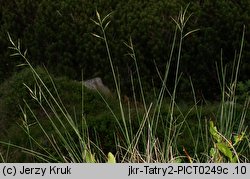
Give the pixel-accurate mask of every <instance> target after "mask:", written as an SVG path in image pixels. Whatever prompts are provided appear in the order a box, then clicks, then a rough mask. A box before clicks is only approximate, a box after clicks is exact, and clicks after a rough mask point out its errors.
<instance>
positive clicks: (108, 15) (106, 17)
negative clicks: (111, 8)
mask: <svg viewBox="0 0 250 179" xmlns="http://www.w3.org/2000/svg"><path fill="white" fill-rule="evenodd" d="M111 14H113V12H111V13H109V14H107V15H106V16H105V17H104V18H103V19H102V21H101V22H102V24H103V23H104V22H105V21H106V20H107V19H108V18H109V17H110V16H111Z"/></svg>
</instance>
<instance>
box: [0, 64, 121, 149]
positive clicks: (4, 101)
mask: <svg viewBox="0 0 250 179" xmlns="http://www.w3.org/2000/svg"><path fill="white" fill-rule="evenodd" d="M36 71H37V73H38V74H39V75H40V77H41V78H42V79H43V81H44V82H45V84H46V86H47V87H48V89H49V90H50V91H51V92H52V94H54V96H56V93H55V90H54V87H53V84H52V82H51V79H50V78H49V76H48V74H47V73H46V72H45V71H44V70H43V69H42V68H37V69H36ZM52 79H53V80H54V83H55V86H56V89H57V91H58V93H59V95H60V98H61V100H62V102H63V104H64V106H65V108H66V109H67V111H68V113H69V114H70V115H71V116H72V117H73V118H75V119H74V120H76V121H77V123H78V124H79V127H80V128H81V127H84V126H82V125H83V123H82V121H81V120H82V117H84V118H86V120H87V124H88V127H89V133H90V135H91V136H90V137H91V140H93V141H95V140H96V137H97V136H96V133H95V132H97V133H98V135H100V136H106V137H105V138H102V140H101V145H102V146H104V147H107V146H109V147H110V146H111V144H110V142H111V141H112V144H113V146H114V143H113V142H114V139H113V138H114V132H115V125H114V122H115V120H114V117H113V115H112V114H111V112H110V111H109V109H108V108H107V106H106V104H105V103H104V101H103V99H102V98H101V96H100V95H99V94H97V93H96V92H94V91H89V90H87V89H85V88H83V86H82V84H81V83H80V82H78V81H71V80H69V79H68V78H65V77H60V78H54V77H53V76H52ZM24 84H26V85H27V86H29V87H30V88H31V89H32V90H33V89H35V87H36V89H37V92H39V88H38V87H37V85H35V80H34V78H33V76H32V72H31V71H30V69H27V68H26V69H24V70H22V71H21V72H19V73H16V74H14V75H13V76H12V77H11V78H10V79H9V80H8V81H6V82H4V83H2V84H1V86H0V131H1V133H0V138H1V141H11V142H12V143H13V144H17V145H21V146H25V145H26V144H27V145H28V140H27V139H28V138H27V137H25V136H26V135H25V134H24V132H22V129H21V128H20V126H19V125H23V124H22V120H23V114H22V111H21V108H22V109H23V110H24V111H26V115H27V118H28V121H29V123H30V124H32V121H35V120H34V117H33V115H31V112H30V111H29V109H28V106H27V105H25V102H26V103H27V104H28V105H29V107H30V108H31V109H32V112H33V113H34V114H35V115H36V117H37V118H38V119H39V121H40V122H41V123H42V124H43V125H44V126H45V128H46V130H47V131H46V132H48V134H52V135H53V130H52V129H53V128H52V126H51V124H50V122H49V121H48V118H47V116H46V114H45V112H44V110H43V109H42V107H41V106H40V105H39V104H38V103H37V101H36V100H34V99H33V98H32V97H31V95H30V93H29V90H28V89H27V88H26V87H25V86H24ZM42 90H43V91H44V92H45V90H44V89H42ZM47 98H48V100H49V101H52V99H51V98H50V97H49V96H48V95H47ZM57 100H58V101H59V99H57ZM106 100H107V101H108V103H109V104H110V105H111V107H112V108H113V109H114V110H115V109H116V105H115V99H108V98H107V99H106ZM24 101H25V102H24ZM42 101H43V102H42V103H43V105H44V107H45V108H46V110H47V112H48V113H49V115H51V117H52V118H53V116H54V115H53V114H54V113H53V112H52V111H51V108H50V107H49V106H48V105H46V102H45V99H44V100H42ZM82 105H83V106H82ZM55 109H57V108H56V106H55ZM58 114H59V115H62V114H61V113H60V112H59V113H58ZM60 117H61V118H62V120H63V119H64V117H63V115H62V116H60ZM54 118H55V121H54V122H56V121H57V120H56V117H54ZM18 124H19V125H18ZM66 124H67V123H65V125H66ZM104 124H105V125H104ZM110 124H111V125H110ZM69 129H71V128H70V127H69ZM30 130H31V131H32V135H33V136H34V137H37V139H38V141H40V142H41V143H45V146H46V145H47V144H46V138H45V136H44V135H42V134H43V133H42V131H41V129H40V128H39V126H38V125H37V124H36V123H35V125H31V126H30Z"/></svg>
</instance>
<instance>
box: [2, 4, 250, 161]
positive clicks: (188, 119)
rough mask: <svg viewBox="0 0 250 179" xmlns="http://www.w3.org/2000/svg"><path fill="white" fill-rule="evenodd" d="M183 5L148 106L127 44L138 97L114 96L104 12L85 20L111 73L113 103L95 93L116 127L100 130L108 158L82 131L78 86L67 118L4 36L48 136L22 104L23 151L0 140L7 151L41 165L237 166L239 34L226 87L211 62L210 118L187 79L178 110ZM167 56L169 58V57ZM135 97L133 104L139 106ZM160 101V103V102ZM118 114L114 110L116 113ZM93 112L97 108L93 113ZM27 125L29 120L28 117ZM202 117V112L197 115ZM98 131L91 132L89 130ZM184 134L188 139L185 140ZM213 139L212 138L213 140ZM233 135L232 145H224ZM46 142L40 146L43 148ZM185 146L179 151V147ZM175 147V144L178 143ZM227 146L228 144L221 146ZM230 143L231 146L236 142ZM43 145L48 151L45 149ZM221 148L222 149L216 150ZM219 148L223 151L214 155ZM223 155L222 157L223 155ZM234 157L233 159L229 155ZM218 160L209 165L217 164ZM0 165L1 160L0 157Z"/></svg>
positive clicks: (242, 148)
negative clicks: (216, 93)
mask: <svg viewBox="0 0 250 179" xmlns="http://www.w3.org/2000/svg"><path fill="white" fill-rule="evenodd" d="M187 9H188V7H187V8H185V9H181V11H180V13H179V16H178V17H177V18H176V19H173V21H174V22H175V25H176V29H175V32H174V36H173V42H172V50H171V53H170V54H169V59H168V61H167V62H166V70H165V74H164V76H161V75H160V72H159V73H158V75H159V78H160V79H161V80H162V87H161V88H160V90H159V91H155V93H154V95H153V96H154V100H152V101H149V100H148V98H146V95H145V94H146V93H145V91H144V88H143V85H142V82H141V75H142V74H140V71H139V67H138V64H137V58H136V53H135V49H134V46H133V42H132V39H129V41H128V42H127V43H124V44H125V46H126V47H127V48H128V54H129V55H130V56H131V58H132V60H133V61H134V64H135V67H136V75H135V76H131V88H132V89H134V83H135V80H137V81H138V83H139V95H140V96H137V95H136V93H135V91H134V94H133V97H132V98H131V99H130V100H129V101H126V103H125V102H124V101H123V99H122V92H121V88H120V83H119V81H120V80H121V79H119V75H118V73H117V71H116V70H115V69H116V67H115V66H114V63H113V59H112V51H111V49H110V47H109V41H108V39H107V36H106V28H108V25H109V23H110V20H109V18H110V16H111V15H112V14H111V13H110V14H108V15H106V16H105V17H103V18H102V17H101V15H100V14H99V13H98V12H96V17H97V20H92V21H93V22H94V23H95V24H96V25H97V27H98V28H100V29H101V34H95V33H93V34H92V35H94V36H95V37H97V38H98V39H100V40H102V41H103V42H104V43H105V46H106V50H107V57H108V60H109V63H110V68H111V71H112V74H113V80H114V84H115V90H116V91H115V95H116V99H114V100H116V101H115V102H114V104H115V105H116V108H115V109H114V104H113V102H111V101H109V100H107V98H106V97H105V96H103V95H102V94H101V93H99V97H100V99H101V100H102V102H103V104H105V107H106V109H107V110H108V111H109V114H110V115H108V116H107V117H110V116H112V118H111V119H109V120H110V121H113V122H115V124H116V129H115V130H113V127H114V126H113V125H112V124H111V123H107V124H103V125H106V126H105V128H106V130H108V131H110V133H112V135H113V136H114V138H110V140H111V144H113V145H115V146H113V148H114V149H115V151H112V152H113V154H114V156H113V154H112V153H109V154H108V155H107V153H105V152H104V150H103V149H102V147H101V146H102V138H104V137H105V136H100V135H99V134H98V133H97V134H96V135H94V136H95V137H96V139H95V140H93V137H90V130H91V129H89V126H88V119H87V118H88V116H87V115H85V111H86V109H85V106H84V104H85V101H84V87H82V94H81V95H82V101H81V104H82V106H81V110H82V111H81V114H82V115H81V116H76V115H74V113H73V115H72V114H71V113H70V112H69V111H68V109H67V107H66V106H65V103H64V102H63V100H62V98H61V96H60V93H59V92H58V88H57V87H56V84H55V82H54V80H53V79H52V77H51V76H50V75H49V73H47V77H48V78H49V80H50V85H52V88H49V87H48V84H46V83H45V81H44V79H43V78H42V77H41V75H40V74H39V73H38V72H37V70H36V69H35V68H34V67H33V66H32V65H31V63H30V62H29V60H28V59H27V56H26V53H27V51H25V52H22V51H21V47H20V42H19V41H18V43H17V44H16V43H14V41H13V40H12V38H11V37H10V35H9V40H10V42H11V45H12V47H10V48H11V49H12V50H14V54H13V56H16V55H18V56H21V57H22V58H23V59H24V63H25V65H27V66H28V67H29V69H30V70H31V72H32V75H33V78H34V80H35V87H33V86H29V85H27V84H24V86H25V87H26V88H27V90H28V91H29V93H30V96H31V97H32V99H33V100H34V101H35V102H36V103H37V105H38V106H39V107H40V109H41V110H42V112H43V113H44V115H45V118H46V120H47V121H46V123H47V124H49V126H50V127H51V128H52V129H53V133H49V132H48V130H47V126H46V125H45V123H43V122H42V121H41V120H40V119H39V118H38V116H37V115H36V114H35V113H34V111H33V109H32V107H31V106H30V105H29V104H28V103H27V102H25V106H26V107H25V109H24V108H21V109H22V113H23V125H22V128H23V130H24V131H25V133H26V134H27V136H28V139H29V148H27V147H22V146H19V145H15V144H12V143H8V142H1V143H2V144H5V145H7V146H12V147H16V148H19V149H21V150H23V151H25V152H26V153H28V154H29V155H31V156H32V157H33V158H32V159H33V160H34V161H43V162H106V161H109V162H113V163H114V162H245V161H246V160H245V156H244V155H246V154H249V148H250V147H249V142H248V141H249V139H248V136H247V135H243V134H246V131H247V127H246V126H245V119H246V114H247V110H248V109H249V101H250V99H249V97H248V98H247V99H246V102H245V104H244V107H243V108H242V111H240V117H239V114H238V111H237V105H238V104H237V98H236V96H237V95H236V84H237V79H238V73H239V68H240V60H241V56H242V49H243V45H244V31H243V36H242V43H241V47H240V53H239V55H238V56H237V58H236V59H235V68H233V72H232V77H231V82H230V84H226V78H227V76H226V68H224V65H223V63H222V61H221V65H220V66H218V65H217V69H218V74H219V76H218V78H219V80H220V87H221V94H222V95H221V96H222V99H221V104H220V107H219V110H218V113H217V114H213V115H210V112H208V115H207V116H204V115H206V112H204V111H206V109H204V108H205V107H206V106H203V105H201V102H200V101H198V100H197V99H196V94H195V90H194V86H193V83H192V80H191V78H190V85H191V88H192V93H193V104H192V105H191V106H188V107H187V109H186V110H183V107H181V105H179V104H178V102H177V100H176V99H177V94H178V91H177V90H178V84H179V81H180V78H181V72H180V71H179V66H180V63H181V57H182V43H183V40H185V38H188V35H190V34H191V33H194V32H195V31H197V30H196V29H195V30H192V31H189V32H186V31H185V26H186V25H187V23H188V20H189V19H190V18H191V14H190V15H188V12H187ZM174 59H175V60H174ZM172 66H175V67H176V69H175V76H174V81H175V83H174V84H175V85H174V87H173V88H172V89H173V90H172V91H170V89H169V87H168V83H167V82H168V80H169V69H170V68H172ZM138 99H141V102H140V104H139V103H138ZM166 99H168V100H166ZM117 109H118V110H117ZM95 110H98V108H97V109H95ZM27 113H29V114H31V118H32V119H33V121H32V122H31V121H30V117H28V116H30V115H27ZM204 113H205V114H204ZM211 121H214V123H213V124H214V125H215V126H214V125H212V127H211V126H210V128H209V125H208V124H209V123H210V122H211ZM33 123H35V124H36V125H37V126H39V129H40V131H41V133H42V135H43V136H44V138H45V139H43V140H44V141H43V143H41V142H40V141H39V140H38V139H37V138H34V137H33V131H32V125H33ZM96 131H98V130H96ZM237 135H243V136H244V137H242V138H238V140H237V138H235V136H237ZM186 136H188V137H187V138H188V141H183V139H184V140H185V137H186ZM218 136H219V137H218ZM232 138H234V139H235V140H237V142H236V141H235V146H233V145H232V144H231V142H230V141H231V140H232ZM45 143H46V145H44V144H45ZM187 143H188V144H189V146H186V144H187ZM180 144H183V146H180ZM228 144H230V145H229V146H228ZM236 144H237V145H236ZM48 146H49V147H48ZM223 147H224V148H223ZM222 149H225V150H222ZM223 151H227V152H223ZM233 157H234V158H233ZM218 158H219V159H220V160H217V159H218ZM2 160H3V161H5V159H4V156H2Z"/></svg>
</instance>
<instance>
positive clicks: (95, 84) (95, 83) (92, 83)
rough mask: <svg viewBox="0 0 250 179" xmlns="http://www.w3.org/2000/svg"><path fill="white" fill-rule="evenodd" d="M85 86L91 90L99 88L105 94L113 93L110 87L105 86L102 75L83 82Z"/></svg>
mask: <svg viewBox="0 0 250 179" xmlns="http://www.w3.org/2000/svg"><path fill="white" fill-rule="evenodd" d="M83 84H84V86H85V87H86V88H88V89H91V90H97V91H99V92H100V93H102V94H104V95H111V91H110V89H109V88H108V87H107V86H105V85H104V84H103V82H102V79H101V78H100V77H96V78H92V79H89V80H86V81H84V82H83Z"/></svg>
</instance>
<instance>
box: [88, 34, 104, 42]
mask: <svg viewBox="0 0 250 179" xmlns="http://www.w3.org/2000/svg"><path fill="white" fill-rule="evenodd" d="M91 34H92V35H93V36H94V37H96V38H99V39H102V40H104V38H103V37H101V36H99V35H97V34H94V33H91Z"/></svg>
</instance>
